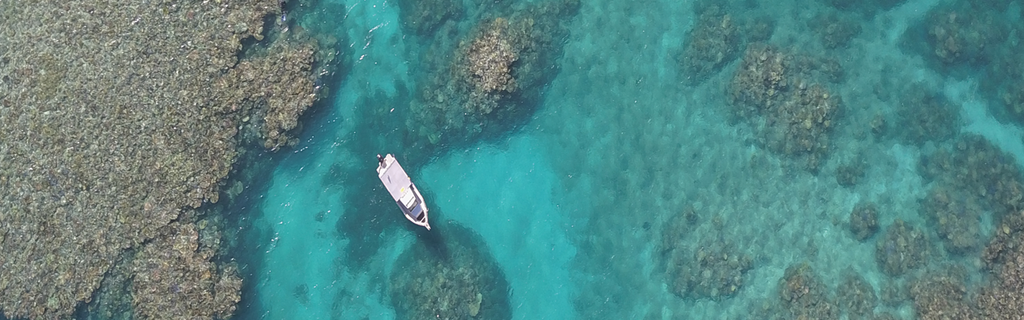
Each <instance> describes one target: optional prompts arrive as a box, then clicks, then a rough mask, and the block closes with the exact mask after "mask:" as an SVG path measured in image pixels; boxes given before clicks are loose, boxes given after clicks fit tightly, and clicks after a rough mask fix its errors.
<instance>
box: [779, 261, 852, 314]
mask: <svg viewBox="0 0 1024 320" xmlns="http://www.w3.org/2000/svg"><path fill="white" fill-rule="evenodd" d="M779 297H780V298H781V299H782V305H783V307H785V311H786V312H787V313H788V315H787V316H784V317H783V318H786V319H839V314H840V313H839V307H838V306H837V305H836V302H835V301H834V300H833V298H832V297H831V296H830V295H829V292H828V288H827V287H825V284H823V283H821V280H820V279H818V275H816V274H815V273H814V270H812V269H811V267H810V266H809V265H807V264H806V263H801V264H797V265H792V266H790V267H789V268H786V274H785V275H784V276H783V277H782V279H781V280H779Z"/></svg>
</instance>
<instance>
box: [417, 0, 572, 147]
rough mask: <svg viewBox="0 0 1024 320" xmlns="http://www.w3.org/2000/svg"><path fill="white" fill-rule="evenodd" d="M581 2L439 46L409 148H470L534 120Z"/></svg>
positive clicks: (484, 27)
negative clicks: (454, 145)
mask: <svg viewBox="0 0 1024 320" xmlns="http://www.w3.org/2000/svg"><path fill="white" fill-rule="evenodd" d="M578 9H579V2H578V1H577V0H564V1H554V2H545V3H543V4H538V5H535V6H532V7H528V8H526V9H524V10H521V11H517V12H516V13H514V14H512V15H510V16H507V17H497V18H493V19H486V20H485V21H481V22H479V24H477V26H476V27H475V28H473V29H472V31H470V32H469V33H468V34H467V35H465V36H464V37H463V38H462V40H461V41H459V43H458V45H457V46H455V48H454V50H453V49H447V48H444V47H440V46H443V44H441V43H440V41H439V42H438V43H435V47H432V48H431V49H430V50H427V51H428V52H451V54H434V55H430V56H428V57H427V58H428V62H427V67H426V68H425V70H427V73H426V74H425V75H424V77H426V79H423V80H422V81H421V82H422V83H424V85H423V86H421V87H420V88H418V89H417V92H418V95H417V97H416V99H415V100H414V101H413V102H412V103H411V105H410V108H411V114H410V116H409V117H408V118H407V120H406V127H407V128H408V131H409V134H410V136H409V137H407V139H412V141H408V143H406V145H413V146H415V145H427V146H431V145H444V144H447V143H465V142H467V141H475V140H477V138H479V137H487V136H494V135H498V134H501V133H503V132H507V131H508V130H510V129H512V128H513V127H514V126H515V124H517V123H518V121H519V120H521V119H523V118H524V117H525V116H528V115H529V114H530V112H531V111H532V109H533V104H534V103H535V101H536V100H537V99H538V98H539V97H540V94H541V90H542V87H543V86H544V84H545V83H547V81H548V80H549V79H550V78H551V77H552V76H553V74H552V70H557V68H556V67H555V59H556V58H557V57H558V56H559V55H560V54H561V50H562V49H561V46H562V43H560V42H559V41H557V40H558V39H561V37H562V36H564V35H565V34H566V33H567V32H568V30H567V29H566V27H565V26H564V25H563V23H562V19H565V18H568V17H571V16H574V15H575V14H576V12H577V11H578Z"/></svg>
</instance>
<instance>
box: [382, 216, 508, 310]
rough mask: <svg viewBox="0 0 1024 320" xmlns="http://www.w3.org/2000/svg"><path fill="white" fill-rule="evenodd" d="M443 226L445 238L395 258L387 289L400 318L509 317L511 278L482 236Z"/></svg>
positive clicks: (453, 226) (420, 244)
mask: <svg viewBox="0 0 1024 320" xmlns="http://www.w3.org/2000/svg"><path fill="white" fill-rule="evenodd" d="M443 228H445V230H444V234H445V236H444V238H443V239H434V240H437V241H430V242H431V243H426V242H424V241H417V242H416V243H414V244H413V245H412V246H411V247H410V248H409V249H406V251H405V252H403V253H402V254H401V256H399V258H398V261H397V262H396V263H395V266H394V271H392V273H391V276H390V278H391V279H390V286H389V289H388V290H389V292H390V295H391V302H392V304H394V307H395V312H396V313H397V315H398V319H511V317H512V310H511V308H510V306H509V301H508V299H509V297H508V292H509V288H508V283H507V282H506V281H505V278H504V277H505V275H504V274H503V273H502V272H501V269H500V268H499V267H498V265H497V263H496V262H495V261H494V260H493V258H492V257H491V256H490V253H489V252H487V249H486V247H485V246H484V245H483V244H482V243H483V240H482V239H480V238H479V236H478V235H476V234H473V233H472V231H470V230H468V229H465V228H463V227H461V226H458V225H456V224H447V225H445V226H444V227H443Z"/></svg>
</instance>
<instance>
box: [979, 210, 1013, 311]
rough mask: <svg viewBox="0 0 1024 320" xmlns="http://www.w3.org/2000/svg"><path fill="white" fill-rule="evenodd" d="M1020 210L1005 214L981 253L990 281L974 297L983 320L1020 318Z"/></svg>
mask: <svg viewBox="0 0 1024 320" xmlns="http://www.w3.org/2000/svg"><path fill="white" fill-rule="evenodd" d="M1022 242H1024V212H1019V213H1014V214H1010V215H1006V216H1005V217H1004V218H1003V221H1002V223H1000V225H999V226H998V227H997V228H996V236H995V237H994V238H993V239H992V241H991V242H990V243H989V245H988V247H986V248H985V253H984V255H983V256H982V257H983V260H985V263H986V267H987V268H988V269H989V270H991V271H992V275H993V276H994V279H993V281H992V283H991V284H990V285H989V286H987V287H985V288H983V289H982V290H981V292H980V293H979V294H978V297H977V299H976V300H977V303H976V304H977V306H978V308H979V309H980V314H981V315H982V316H981V318H984V319H1021V318H1024V297H1022V296H1021V292H1024V243H1022Z"/></svg>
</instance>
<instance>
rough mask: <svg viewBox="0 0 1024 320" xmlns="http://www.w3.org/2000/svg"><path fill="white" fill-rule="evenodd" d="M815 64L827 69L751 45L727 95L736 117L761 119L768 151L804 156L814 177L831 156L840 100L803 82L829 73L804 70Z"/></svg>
mask: <svg viewBox="0 0 1024 320" xmlns="http://www.w3.org/2000/svg"><path fill="white" fill-rule="evenodd" d="M813 65H818V66H819V67H820V66H828V65H829V64H828V63H821V64H818V63H815V61H813V59H809V58H800V57H797V58H792V57H789V56H787V55H785V54H783V53H781V52H778V50H776V49H774V48H773V47H771V46H765V45H760V44H752V45H750V46H748V48H747V52H746V54H745V55H744V58H743V63H742V65H741V66H740V69H739V70H737V72H736V75H735V76H734V77H733V80H732V83H731V85H730V89H729V90H730V97H731V100H732V104H733V105H734V106H735V107H736V113H737V115H738V116H739V117H740V118H753V117H755V116H762V117H764V118H765V122H766V124H765V128H763V130H762V133H761V135H762V136H763V137H764V140H766V141H765V143H766V144H767V145H768V147H769V148H770V149H772V150H774V151H776V152H778V153H781V154H784V155H789V156H794V157H803V158H804V159H805V160H806V168H807V169H808V170H809V171H811V172H817V171H818V167H819V165H820V164H821V162H822V161H823V160H824V158H825V157H826V156H827V155H828V153H829V150H830V146H829V143H830V142H829V140H830V138H831V133H832V129H833V121H835V120H836V119H835V118H836V116H837V114H838V113H839V112H840V110H841V109H842V101H841V100H840V99H839V97H838V96H835V95H833V94H831V93H830V92H829V91H828V90H826V89H825V88H824V87H822V86H821V85H818V84H809V83H808V82H806V81H805V80H804V79H803V78H809V77H811V76H810V75H811V74H812V73H816V72H822V73H826V74H831V73H832V72H829V71H827V70H828V69H829V67H822V68H810V67H806V66H813ZM794 66H795V67H794ZM791 69H792V70H791ZM840 69H841V68H840ZM823 70H824V71H823Z"/></svg>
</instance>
